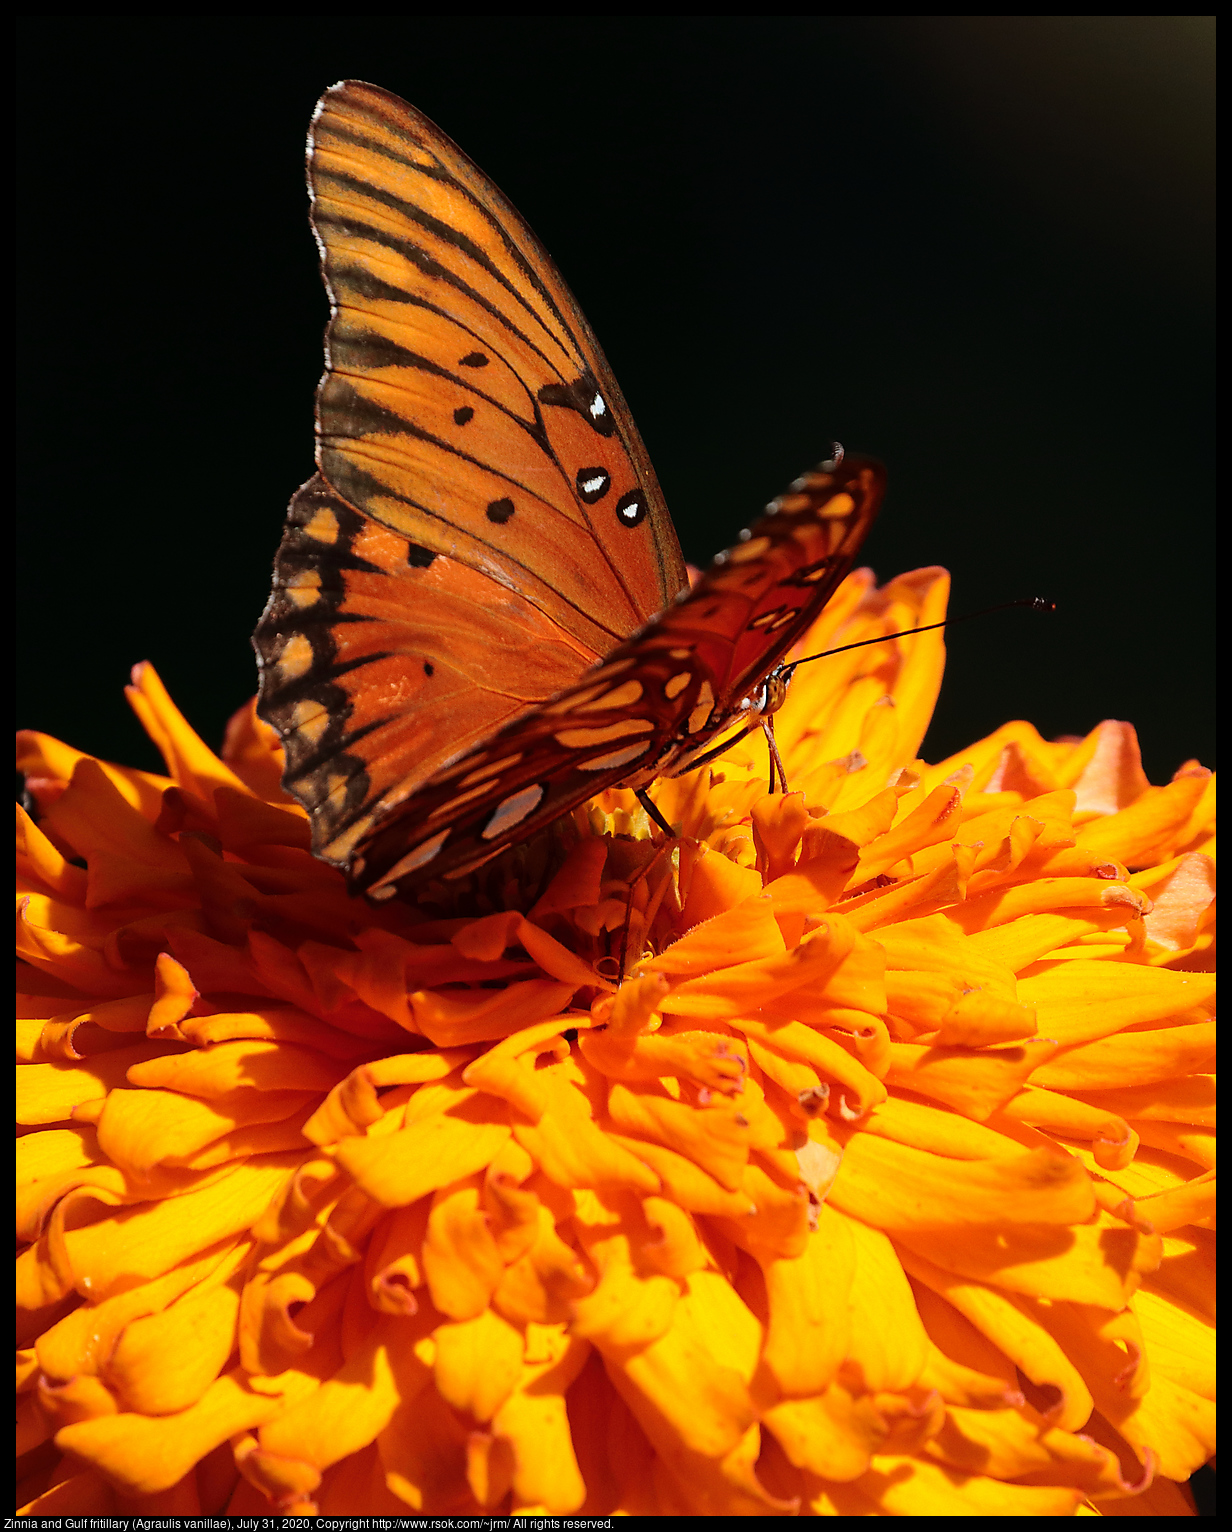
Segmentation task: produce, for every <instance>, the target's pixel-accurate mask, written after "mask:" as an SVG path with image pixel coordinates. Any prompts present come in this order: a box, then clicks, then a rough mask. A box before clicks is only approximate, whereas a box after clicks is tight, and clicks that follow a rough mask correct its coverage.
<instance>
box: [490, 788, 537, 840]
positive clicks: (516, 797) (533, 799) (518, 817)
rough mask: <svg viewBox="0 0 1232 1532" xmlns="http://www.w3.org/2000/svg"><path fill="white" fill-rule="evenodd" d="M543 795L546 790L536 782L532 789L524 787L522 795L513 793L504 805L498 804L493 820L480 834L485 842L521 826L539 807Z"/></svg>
mask: <svg viewBox="0 0 1232 1532" xmlns="http://www.w3.org/2000/svg"><path fill="white" fill-rule="evenodd" d="M543 794H544V788H543V787H542V786H541V785H540V784H539V783H538V782H535V783H533V784H532V785H531V786H530V787H524V788H523V789H522V791H521V792H520V793H513V794H512V795H511V796H510V797H508V798H506V799H505V800H504V802H503V803H498V804H497V805H496V809H495V811H494V812H493V814H492V817H491V819H489V820H488V822H487V824H486V825H484V827H483V829H482V831H481V832H480V833H481V835H482V836H483V838H484V840H492V839H493V838H494V837H495V836H497V835H502V834H503V833H504V832H505V831H506V830H508V829H510V828H511V827H512V826H513V825H516V824H521V822H522V820H524V819H525V818H526V816H527V814H529V813H530V812H531V810H532V809H535V808H537V807H538V805H539V802H540V800H541V799H542V797H543Z"/></svg>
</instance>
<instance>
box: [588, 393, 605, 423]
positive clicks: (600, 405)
mask: <svg viewBox="0 0 1232 1532" xmlns="http://www.w3.org/2000/svg"><path fill="white" fill-rule="evenodd" d="M590 413H591V414H592V415H593V416H594V417H595V419H596V420H598V418H599V416H600V415H606V414H607V405H606V404H604V402H603V395H602V394H596V395H595V397H594V398H593V399H592V400H591V401H590Z"/></svg>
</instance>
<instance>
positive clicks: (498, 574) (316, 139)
mask: <svg viewBox="0 0 1232 1532" xmlns="http://www.w3.org/2000/svg"><path fill="white" fill-rule="evenodd" d="M309 174H310V180H311V186H312V196H313V223H314V226H315V228H316V231H317V235H318V237H319V239H320V241H321V245H322V251H323V264H324V270H325V277H326V281H327V283H328V285H329V288H330V292H331V297H332V299H333V308H334V313H333V317H332V319H331V322H330V327H329V333H328V339H327V344H328V355H329V364H328V375H327V377H326V380H325V382H324V384H323V386H322V389H321V395H320V399H319V403H318V409H319V416H320V437H321V440H320V465H321V470H322V472H323V473H324V475H325V477H326V479H328V480H329V482H330V483H331V484H333V486H334V487H335V489H337V490H338V491H339V492H340V493H341V494H342V495H343V496H344V497H345V498H347V499H348V500H349V501H350V502H351V503H352V504H353V505H355V506H356V507H357V509H359V510H362V511H364V512H366V513H367V514H368V515H370V516H373V517H374V518H376V519H377V520H380V521H383V522H386V523H387V524H388V525H390V526H391V527H393V528H394V529H395V530H396V531H399V532H402V533H405V534H406V535H408V536H410V537H411V538H413V539H414V540H416V541H418V542H421V543H423V544H424V545H425V546H427V547H429V548H432V549H434V550H435V551H437V552H441V553H447V554H449V555H450V556H451V557H455V558H458V559H460V560H461V561H463V562H465V563H468V564H470V565H471V566H472V567H474V568H479V569H481V570H483V571H484V572H485V573H487V574H488V575H489V577H491V578H493V579H495V580H497V581H499V582H500V583H502V584H506V585H508V586H509V587H510V588H511V589H513V590H515V591H518V592H519V593H520V594H522V595H524V596H526V597H527V598H528V599H530V600H531V601H533V602H534V603H535V604H536V605H539V606H540V607H541V608H542V609H543V610H545V611H546V612H547V613H548V615H550V616H552V617H553V618H554V620H556V621H557V622H558V623H560V624H561V625H562V626H563V627H564V628H565V629H566V630H567V631H570V632H576V633H577V634H578V636H579V637H581V638H583V639H584V640H585V641H586V642H590V643H592V644H593V645H594V646H595V647H597V648H599V649H600V651H602V648H603V647H606V646H607V645H610V644H611V643H613V642H615V641H617V640H618V639H620V638H623V637H625V636H626V635H627V634H628V633H630V632H631V631H633V630H634V629H635V628H637V627H638V626H640V625H641V623H643V622H645V621H646V620H647V619H648V618H649V617H650V616H651V615H652V614H653V613H654V612H656V611H658V610H659V609H660V608H661V607H662V606H663V605H665V604H666V603H667V602H668V601H670V600H671V599H672V597H673V596H675V595H676V593H677V591H678V590H680V589H681V587H682V586H683V585H684V583H685V579H684V568H683V564H682V561H681V557H680V551H679V545H678V543H677V541H676V537H675V533H674V531H673V529H672V526H671V521H670V519H669V518H668V516H667V514H666V510H665V508H664V506H663V501H662V495H661V493H660V491H659V487H658V484H657V482H656V481H655V478H654V474H653V471H652V469H651V467H650V464H649V460H648V459H647V456H646V452H645V449H644V448H643V446H642V444H641V441H640V439H639V438H638V435H637V432H636V428H635V427H634V425H633V422H632V419H631V418H630V416H629V412H628V410H627V408H626V407H625V405H624V401H623V399H622V398H621V395H620V392H619V390H618V388H617V387H616V384H615V380H614V379H613V378H612V376H611V373H610V370H609V368H608V366H607V363H606V362H605V361H604V359H603V356H602V353H601V352H600V350H599V348H598V345H597V343H596V342H595V340H594V337H593V336H592V335H591V333H590V330H589V327H588V326H587V324H586V322H585V320H584V319H583V318H582V316H581V313H580V311H579V310H578V308H577V305H576V303H575V302H574V300H573V299H572V297H571V295H570V294H569V292H568V289H567V288H566V287H565V285H564V283H563V282H562V281H561V279H560V276H559V275H558V273H557V272H556V270H555V268H554V267H553V266H552V264H551V261H550V260H549V258H548V257H547V255H546V253H545V252H544V251H543V250H542V248H541V247H540V246H539V243H538V241H537V240H536V239H535V237H534V235H533V234H532V233H531V232H530V230H529V229H528V228H527V227H526V225H525V223H523V221H522V220H521V218H520V217H519V216H518V214H517V213H516V212H515V211H514V209H513V207H512V206H511V205H510V204H509V203H508V202H507V201H506V200H505V198H504V197H503V196H502V195H501V194H500V192H498V191H497V189H496V188H495V187H494V186H492V184H491V183H490V182H489V181H487V179H486V178H485V177H484V176H483V175H482V174H481V173H480V172H479V171H478V170H477V169H476V167H475V166H473V165H472V164H471V163H470V161H469V160H467V158H466V157H465V155H463V154H462V152H461V150H460V149H458V148H457V147H456V146H455V145H454V144H452V143H451V142H450V141H449V139H447V138H446V137H445V135H444V134H443V133H442V132H441V131H440V129H439V128H437V127H436V126H435V125H434V124H433V123H431V122H429V120H428V119H427V118H426V117H424V116H422V115H421V114H420V113H418V112H416V111H415V110H414V109H413V108H411V107H409V106H407V105H406V104H405V103H403V102H401V101H399V100H398V99H397V98H396V97H393V96H390V95H388V94H387V93H386V92H384V91H379V90H376V89H375V88H374V87H372V86H365V85H355V84H345V85H343V86H340V87H336V88H335V89H334V90H332V91H329V92H327V93H326V95H325V96H324V97H323V98H322V101H321V104H320V106H319V108H318V111H317V115H316V119H315V121H314V125H313V133H312V142H311V151H310V157H309ZM630 496H631V497H632V500H631V502H630V504H629V505H626V506H625V507H624V509H623V510H621V509H618V507H620V504H621V502H622V500H625V499H627V498H628V497H630ZM549 555H550V556H549Z"/></svg>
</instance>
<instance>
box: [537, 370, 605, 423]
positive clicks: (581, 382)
mask: <svg viewBox="0 0 1232 1532" xmlns="http://www.w3.org/2000/svg"><path fill="white" fill-rule="evenodd" d="M536 397H537V398H538V400H539V403H540V404H549V405H555V406H556V407H557V408H558V409H563V410H574V411H576V413H577V414H579V415H580V416H581V417H582V419H583V420H584V421H585V422H586V424H587V425H588V426H590V428H591V430H593V431H594V432H596V433H597V434H598V435H599V436H611V434H612V432H613V431H615V429H616V422H615V421H614V420H613V419H612V412H611V410H610V409H609V408H608V403H607V400H606V399H605V398H604V397H603V393H602V391H601V390H600V388H599V384H598V382H597V380H596V379H595V375H594V373H592V372H589V371H588V372H584V373H583V374H582V376H581V377H580V378H577V379H575V380H574V382H572V383H545V384H544V385H543V387H542V388H541V389H540V390H539V393H538V394H537V396H536Z"/></svg>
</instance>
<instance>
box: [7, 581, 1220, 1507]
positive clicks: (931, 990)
mask: <svg viewBox="0 0 1232 1532" xmlns="http://www.w3.org/2000/svg"><path fill="white" fill-rule="evenodd" d="M945 594H946V578H945V576H944V574H943V573H942V572H941V571H938V570H923V571H919V572H917V573H915V574H913V575H908V576H904V577H903V578H901V579H899V580H896V581H894V582H893V583H892V584H890V585H889V586H886V587H885V588H884V589H881V590H877V589H875V588H874V587H873V584H872V580H871V576H869V575H868V574H867V572H860V573H857V574H856V575H853V576H852V577H851V578H850V579H849V580H848V581H847V582H846V583H845V585H844V586H843V587H842V589H841V590H840V592H839V594H838V595H837V596H836V598H835V599H834V601H833V602H832V603H831V605H830V606H829V607H828V608H827V610H826V612H825V613H824V615H823V617H822V619H821V620H820V622H819V623H818V624H817V625H816V627H815V628H814V630H813V632H812V633H811V634H810V635H809V638H808V642H807V645H806V646H805V649H804V652H812V651H815V650H817V649H821V648H824V647H828V646H830V645H833V644H834V643H835V642H843V641H846V642H851V641H854V640H856V639H861V638H865V637H872V636H874V635H877V634H883V633H886V634H893V633H901V632H903V631H904V630H905V629H907V628H909V627H912V626H914V625H916V624H917V623H920V622H929V621H934V620H936V619H937V618H938V617H939V616H940V615H941V614H942V612H943V608H944V602H945ZM943 654H944V650H943V645H942V641H941V638H940V635H939V634H928V635H921V636H918V637H912V638H905V639H904V638H899V639H893V640H892V641H890V642H888V643H886V644H884V645H882V646H879V647H877V648H874V649H861V650H856V651H854V652H851V653H848V654H844V655H841V656H837V657H835V658H834V659H831V660H829V661H827V662H826V663H825V664H817V665H812V666H809V667H807V669H805V670H802V671H801V672H800V673H799V675H798V677H797V679H796V680H795V682H794V684H793V687H792V689H791V693H790V695H789V698H788V701H787V704H786V706H785V707H784V709H783V710H782V712H781V713H780V714H779V715H778V737H779V742H780V746H781V748H782V750H783V754H784V758H785V760H786V764H787V770H788V776H789V780H790V782H791V784H792V787H793V789H794V790H793V791H792V792H790V793H788V794H786V795H778V796H771V795H769V794H768V793H767V791H766V776H765V757H764V750H758V749H757V748H756V747H755V746H754V745H752V744H749V743H745V744H741V745H738V746H736V747H735V748H733V750H732V751H731V752H730V753H729V755H728V756H726V757H724V758H723V759H722V761H720V762H719V763H718V765H717V766H715V767H712V768H709V769H704V770H702V771H698V772H694V773H692V774H690V775H688V776H685V777H682V778H679V779H677V780H675V781H671V782H662V783H660V784H658V786H657V787H656V790H655V793H656V798H657V802H658V805H659V807H660V809H661V811H662V812H663V813H664V814H665V815H666V817H667V818H668V819H669V820H671V821H672V822H673V823H674V824H677V825H679V827H680V840H679V842H678V843H676V844H674V845H671V844H669V845H668V846H666V847H663V846H662V845H660V844H658V837H657V836H656V837H655V838H654V839H652V836H651V829H650V826H649V825H648V823H647V820H646V818H645V815H644V813H643V811H642V810H641V809H640V807H639V806H638V805H637V802H636V800H635V798H634V797H633V795H632V794H631V793H626V792H622V791H612V792H608V793H604V794H602V795H601V796H600V797H599V798H597V799H596V800H594V801H593V802H592V803H591V804H590V805H589V806H588V807H587V808H586V809H585V810H580V811H578V812H577V813H576V814H575V815H574V816H573V817H572V818H571V819H569V820H567V821H564V822H562V823H561V824H560V825H558V826H556V827H555V828H554V830H553V832H552V833H551V834H550V836H548V837H546V838H545V839H544V840H542V841H541V842H539V843H537V844H532V845H529V846H526V847H522V848H518V849H517V850H515V852H513V853H510V854H507V855H506V856H504V857H503V858H501V859H500V860H499V861H498V862H496V863H494V864H492V866H491V867H490V868H488V869H484V871H483V873H482V874H480V875H479V877H478V878H477V880H476V885H475V887H474V888H473V889H472V890H471V893H470V896H469V897H470V904H469V906H465V905H464V904H463V903H462V902H461V901H459V900H458V899H457V898H455V899H454V901H453V903H452V904H451V905H446V904H444V903H443V902H438V903H436V904H433V903H432V902H431V900H432V897H433V892H434V891H433V890H431V889H430V890H429V894H428V896H426V898H425V900H424V901H423V902H422V903H421V905H420V906H419V907H418V908H408V907H397V906H395V907H390V906H389V905H386V906H382V907H381V908H379V909H378V908H374V907H372V906H371V905H369V904H367V903H366V902H364V901H362V900H352V899H348V898H347V897H346V894H345V890H344V885H343V879H342V877H341V875H340V874H339V873H337V872H335V871H333V870H332V869H330V868H328V867H325V866H323V865H321V864H320V863H318V862H315V861H314V860H313V859H312V857H311V856H310V855H309V852H308V849H307V848H308V827H307V822H306V819H305V816H304V814H303V812H302V811H301V810H300V809H299V807H298V806H297V805H296V804H294V803H293V802H291V801H290V800H289V799H288V798H287V797H285V796H284V794H283V793H282V791H281V789H280V787H279V774H280V770H281V758H280V753H279V751H278V748H277V744H276V741H275V740H274V738H273V736H272V735H271V733H270V731H268V730H267V729H266V728H265V727H264V726H263V725H261V724H260V723H258V722H257V721H256V718H255V715H254V713H253V711H252V708H251V706H250V707H248V708H245V709H243V710H242V711H241V712H240V713H239V714H237V716H236V719H235V720H234V721H233V723H232V726H231V728H230V729H229V731H228V736H227V742H226V744H225V746H224V749H223V755H222V759H219V758H218V757H217V756H215V755H214V754H213V753H212V752H211V751H210V750H209V749H207V748H206V746H205V745H204V744H203V743H202V742H201V740H200V739H199V738H198V737H197V735H196V734H195V733H194V732H193V731H192V729H191V728H190V727H189V726H188V725H187V724H186V723H185V721H184V720H183V718H182V717H181V716H180V714H179V713H178V712H177V711H176V709H175V707H174V706H173V705H172V703H171V701H170V700H169V698H168V697H167V695H166V693H165V691H164V690H163V688H162V686H161V684H160V682H159V681H158V678H157V676H156V675H155V674H154V672H153V670H152V669H151V667H150V666H148V665H146V666H141V667H138V670H137V671H136V672H135V674H134V686H133V687H132V688H131V689H130V692H129V696H130V700H131V701H132V703H133V706H134V708H135V709H136V711H137V713H138V715H139V717H140V718H141V720H142V722H143V723H144V724H145V726H146V728H147V729H148V731H149V733H150V735H151V737H152V738H153V740H154V741H155V742H156V744H157V745H158V746H159V748H160V749H161V750H162V752H163V755H164V757H165V759H166V763H167V773H168V775H167V776H166V777H158V776H153V775H151V774H149V773H146V772H139V771H133V770H129V769H127V768H123V767H118V766H114V765H111V764H109V763H106V762H101V761H97V760H95V759H93V758H92V757H89V756H86V755H83V754H81V753H80V752H79V751H76V750H73V749H71V748H70V747H69V746H67V745H63V744H61V743H59V742H58V741H56V740H52V739H49V738H47V737H45V736H41V735H37V734H27V735H25V736H23V737H22V742H21V749H20V754H19V764H20V766H21V768H22V769H23V770H24V771H25V773H26V778H27V783H28V787H29V791H30V795H31V797H32V799H33V800H34V803H35V804H37V823H35V822H34V821H33V820H32V819H31V818H29V817H27V816H26V815H25V814H24V813H22V811H21V810H19V811H18V888H19V893H20V895H21V899H20V909H21V913H20V917H19V924H18V953H19V961H18V990H19V992H20V993H19V996H18V1017H19V1020H18V1024H17V1025H18V1059H19V1061H20V1067H19V1069H18V1071H17V1076H18V1122H19V1124H21V1128H20V1129H19V1131H20V1132H21V1133H22V1135H23V1136H22V1137H21V1138H20V1139H19V1141H18V1214H17V1221H18V1237H19V1240H21V1241H22V1242H23V1248H22V1252H21V1254H20V1255H19V1257H18V1262H17V1287H18V1304H19V1338H18V1344H19V1347H21V1348H22V1349H20V1350H19V1351H18V1394H19V1397H18V1410H19V1420H20V1440H19V1446H18V1451H19V1454H21V1456H20V1457H19V1478H20V1479H21V1485H20V1487H19V1504H20V1505H21V1506H22V1507H23V1509H24V1511H25V1512H27V1513H32V1514H43V1515H89V1514H104V1513H108V1512H118V1513H132V1514H151V1515H153V1514H162V1515H167V1514H193V1513H197V1512H200V1511H205V1512H223V1511H229V1512H230V1513H231V1514H251V1515H270V1514H275V1513H277V1512H280V1511H283V1512H294V1513H297V1514H311V1513H313V1512H314V1511H320V1512H321V1513H324V1514H334V1513H336V1514H342V1513H356V1514H358V1513H370V1514H383V1513H395V1514H397V1513H404V1514H405V1513H407V1512H411V1511H414V1512H422V1513H426V1514H433V1513H447V1514H462V1515H466V1514H482V1513H489V1512H497V1513H506V1514H507V1513H514V1514H532V1513H536V1514H565V1513H570V1512H580V1513H581V1514H583V1515H608V1514H611V1513H613V1512H620V1511H624V1512H637V1513H660V1514H662V1513H668V1514H706V1515H715V1514H727V1513H741V1512H771V1513H773V1512H780V1511H790V1510H800V1511H804V1512H813V1513H818V1514H835V1513H837V1514H845V1515H846V1514H892V1515H937V1514H942V1515H944V1514H971V1513H976V1514H992V1515H1058V1514H1071V1513H1073V1512H1075V1511H1079V1510H1086V1511H1090V1510H1097V1511H1104V1512H1108V1511H1116V1512H1120V1513H1124V1512H1127V1511H1128V1512H1129V1513H1131V1514H1171V1513H1175V1512H1180V1513H1186V1512H1189V1511H1190V1510H1191V1502H1190V1501H1189V1499H1188V1492H1187V1491H1185V1490H1183V1489H1181V1488H1178V1482H1179V1481H1183V1480H1184V1479H1186V1478H1187V1476H1188V1475H1189V1474H1190V1473H1192V1472H1193V1470H1194V1469H1195V1468H1196V1467H1198V1466H1199V1465H1200V1464H1202V1463H1204V1462H1205V1461H1206V1460H1207V1459H1208V1458H1209V1457H1210V1456H1211V1455H1212V1453H1213V1451H1214V1446H1215V1437H1214V1404H1213V1402H1212V1401H1213V1398H1214V1387H1213V1375H1212V1358H1213V1343H1214V1238H1215V1236H1214V1150H1215V1136H1214V1105H1213V1102H1214V1084H1215V1080H1214V1021H1213V1008H1214V988H1215V981H1214V972H1213V969H1214V920H1213V910H1214V906H1213V892H1214V889H1213V879H1212V873H1213V860H1212V858H1213V852H1214V840H1213V825H1214V803H1215V799H1214V778H1213V777H1212V776H1211V775H1210V773H1209V772H1207V771H1205V770H1203V769H1202V768H1201V767H1200V766H1198V765H1197V764H1196V763H1193V762H1191V763H1188V764H1186V765H1185V766H1183V767H1182V768H1181V769H1180V770H1179V771H1178V772H1177V774H1176V776H1175V777H1174V778H1173V780H1172V781H1171V782H1170V783H1169V784H1167V785H1166V786H1163V787H1152V786H1150V785H1149V784H1148V783H1147V781H1146V779H1145V777H1144V776H1143V773H1142V769H1141V766H1140V764H1139V760H1138V754H1137V745H1136V740H1135V737H1134V732H1133V730H1132V728H1130V726H1129V725H1128V724H1123V723H1104V724H1101V725H1100V726H1099V727H1098V728H1096V729H1095V730H1093V731H1092V733H1091V734H1090V735H1088V736H1087V738H1086V739H1084V740H1081V741H1063V742H1057V743H1049V742H1048V741H1045V740H1043V739H1041V738H1040V736H1039V735H1038V734H1037V733H1036V731H1035V730H1034V729H1033V728H1032V727H1031V726H1030V725H1029V724H1026V723H1010V724H1006V725H1005V726H1004V727H1002V728H1001V729H998V730H997V731H996V732H995V733H994V734H992V735H990V736H989V737H988V738H987V739H984V740H981V741H979V742H978V743H977V744H975V745H973V746H972V747H971V748H970V749H969V750H966V751H963V752H961V753H960V754H958V755H957V756H954V757H952V758H951V759H949V760H946V761H943V762H940V763H939V764H937V765H926V764H925V763H924V762H923V761H920V760H917V759H916V752H917V750H918V749H919V746H920V742H921V740H922V739H923V736H924V730H925V727H926V725H927V723H928V719H929V715H930V713H931V710H932V706H933V702H934V701H935V698H936V694H937V689H938V686H939V684H940V677H941V669H942V663H943ZM622 951H623V952H624V953H625V954H626V958H625V965H624V966H625V969H626V973H627V977H625V978H624V982H623V983H620V984H618V983H617V982H616V981H617V980H618V979H619V977H620V961H619V954H620V953H621V952H622Z"/></svg>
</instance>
